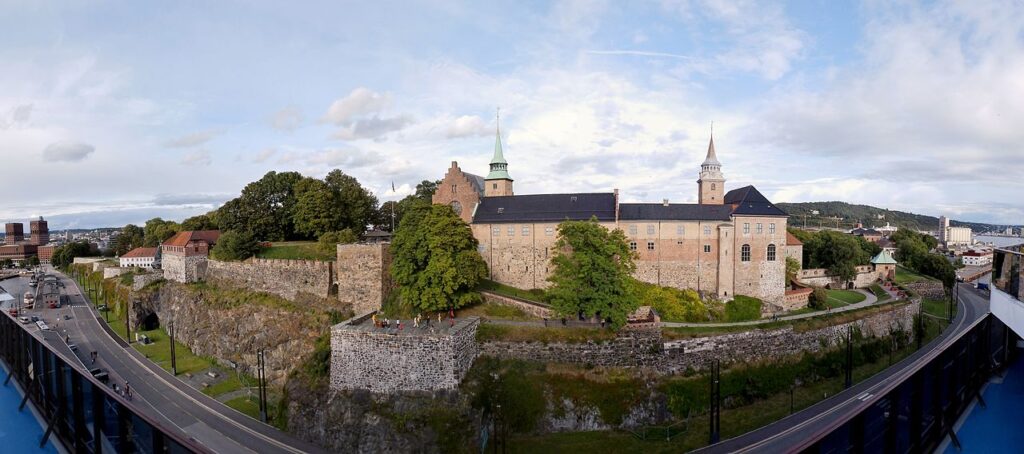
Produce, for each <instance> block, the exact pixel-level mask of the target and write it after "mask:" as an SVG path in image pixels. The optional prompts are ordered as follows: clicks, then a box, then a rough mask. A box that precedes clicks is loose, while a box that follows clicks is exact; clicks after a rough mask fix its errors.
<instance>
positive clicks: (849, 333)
mask: <svg viewBox="0 0 1024 454" xmlns="http://www.w3.org/2000/svg"><path fill="white" fill-rule="evenodd" d="M851 386H853V326H850V327H848V328H847V329H846V389H849V388H850V387H851Z"/></svg>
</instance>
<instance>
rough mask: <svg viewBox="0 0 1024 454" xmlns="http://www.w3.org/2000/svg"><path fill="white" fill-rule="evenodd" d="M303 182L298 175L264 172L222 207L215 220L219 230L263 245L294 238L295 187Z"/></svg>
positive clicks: (295, 173) (293, 173) (294, 173)
mask: <svg viewBox="0 0 1024 454" xmlns="http://www.w3.org/2000/svg"><path fill="white" fill-rule="evenodd" d="M302 179H303V177H302V175H301V174H299V173H298V172H280V173H278V172H274V171H270V172H267V173H266V175H263V177H262V178H260V179H259V180H257V181H254V182H252V183H249V184H247V185H246V186H245V188H244V189H242V194H241V195H240V196H239V197H237V198H234V199H232V200H229V201H228V202H226V203H225V204H224V205H223V206H221V207H220V208H219V209H218V210H217V214H216V216H214V217H215V218H216V219H217V221H218V224H219V226H220V228H221V230H244V231H247V232H250V233H252V235H253V237H254V238H257V239H259V240H263V241H282V240H286V239H289V238H293V237H295V227H294V225H293V224H292V214H293V212H294V208H295V203H296V198H295V184H296V183H298V182H299V181H300V180H302Z"/></svg>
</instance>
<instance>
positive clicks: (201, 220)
mask: <svg viewBox="0 0 1024 454" xmlns="http://www.w3.org/2000/svg"><path fill="white" fill-rule="evenodd" d="M217 229H218V227H217V223H216V222H215V221H214V219H213V216H210V214H200V215H197V216H192V217H190V218H188V219H185V220H184V221H181V230H217Z"/></svg>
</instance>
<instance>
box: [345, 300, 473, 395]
mask: <svg viewBox="0 0 1024 454" xmlns="http://www.w3.org/2000/svg"><path fill="white" fill-rule="evenodd" d="M370 316H371V313H367V314H364V315H362V316H359V317H354V318H352V319H350V320H348V321H345V322H342V323H339V324H337V325H335V326H333V327H332V328H331V389H334V390H357V389H364V390H369V391H373V392H377V393H393V392H400V391H439V390H452V389H456V388H458V386H459V383H460V382H461V381H462V378H463V377H464V376H465V375H466V372H467V371H468V370H469V368H470V366H471V365H472V364H473V360H474V359H476V356H477V351H478V349H477V343H476V330H477V327H478V326H479V325H480V319H479V318H478V317H467V318H464V319H460V320H458V321H457V322H456V323H455V326H454V327H451V328H448V327H445V328H444V329H441V330H438V331H437V332H430V331H415V332H414V331H413V330H411V329H409V330H405V331H401V332H399V331H398V330H397V329H395V328H389V329H383V328H376V327H374V326H373V324H372V323H371V322H370V321H369V320H367V319H368V318H370Z"/></svg>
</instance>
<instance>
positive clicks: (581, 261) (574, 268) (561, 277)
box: [547, 218, 639, 329]
mask: <svg viewBox="0 0 1024 454" xmlns="http://www.w3.org/2000/svg"><path fill="white" fill-rule="evenodd" d="M553 250H554V251H555V256H554V258H553V259H552V264H553V265H554V271H553V272H552V273H551V276H550V277H548V281H550V282H551V283H552V284H553V285H552V287H551V289H549V290H548V292H547V295H548V300H549V301H550V302H551V305H552V306H553V307H554V309H555V311H557V312H558V313H560V314H562V315H566V316H576V315H577V314H582V315H584V316H586V317H594V316H597V317H601V318H602V319H604V318H607V319H610V320H611V324H612V327H613V328H615V329H618V328H620V327H622V326H623V325H625V324H626V318H627V316H628V315H629V314H630V313H632V312H633V311H635V310H636V309H637V307H639V301H638V300H637V298H636V294H635V293H634V292H632V291H630V290H631V289H630V280H631V279H632V274H633V271H634V270H635V269H636V265H635V264H634V263H633V253H632V252H631V251H630V250H629V246H628V245H627V243H626V235H625V233H623V232H622V230H619V229H615V230H608V229H607V228H605V227H604V226H602V225H601V224H599V223H598V222H597V219H596V218H591V219H590V220H589V221H565V222H563V223H561V224H559V225H558V240H557V241H556V242H555V247H554V248H553Z"/></svg>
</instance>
